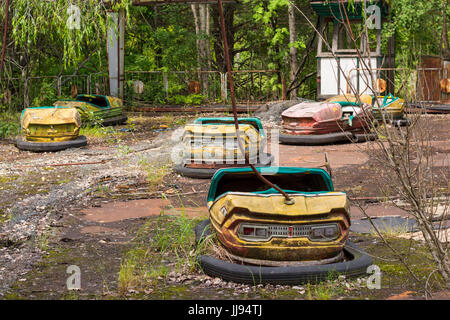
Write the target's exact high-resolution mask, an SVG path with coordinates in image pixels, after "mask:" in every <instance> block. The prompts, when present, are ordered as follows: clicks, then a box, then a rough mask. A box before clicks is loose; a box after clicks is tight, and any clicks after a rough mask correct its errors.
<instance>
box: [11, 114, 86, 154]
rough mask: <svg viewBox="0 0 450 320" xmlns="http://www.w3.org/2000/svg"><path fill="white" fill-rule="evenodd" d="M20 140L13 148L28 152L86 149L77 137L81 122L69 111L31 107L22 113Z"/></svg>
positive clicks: (83, 142) (76, 115) (84, 141)
mask: <svg viewBox="0 0 450 320" xmlns="http://www.w3.org/2000/svg"><path fill="white" fill-rule="evenodd" d="M20 124H21V130H22V134H23V136H22V137H19V138H18V139H17V140H16V147H17V148H19V149H21V150H27V151H36V152H38V151H41V152H46V151H59V150H63V149H67V148H75V147H82V146H85V145H87V140H86V137H85V136H79V135H78V133H79V130H80V126H81V118H80V114H79V113H78V111H77V109H75V108H69V107H59V106H58V107H34V108H26V109H24V110H23V112H22V115H21V118H20Z"/></svg>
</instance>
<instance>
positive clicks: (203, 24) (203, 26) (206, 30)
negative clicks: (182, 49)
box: [191, 4, 211, 96]
mask: <svg viewBox="0 0 450 320" xmlns="http://www.w3.org/2000/svg"><path fill="white" fill-rule="evenodd" d="M191 9H192V13H193V16H194V24H195V34H196V36H197V40H196V45H197V70H198V79H199V80H200V81H201V83H202V92H203V94H204V95H206V96H207V95H208V74H207V73H203V72H201V71H206V70H209V68H210V66H211V58H210V50H209V45H210V43H209V35H210V22H209V20H210V14H209V5H207V4H191Z"/></svg>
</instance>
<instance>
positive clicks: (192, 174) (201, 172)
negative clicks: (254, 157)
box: [174, 153, 274, 179]
mask: <svg viewBox="0 0 450 320" xmlns="http://www.w3.org/2000/svg"><path fill="white" fill-rule="evenodd" d="M264 158H265V160H264V161H262V162H258V163H256V164H255V167H267V166H270V164H271V163H272V162H273V160H274V157H273V155H271V154H269V153H268V154H266V156H265V157H264ZM217 170H219V169H206V168H189V167H186V166H184V165H182V164H178V165H176V166H175V167H174V171H175V172H176V173H179V174H181V175H182V176H184V177H188V178H196V179H209V178H211V177H212V176H213V175H214V174H215V173H216V171H217Z"/></svg>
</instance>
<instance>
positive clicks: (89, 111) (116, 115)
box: [53, 94, 127, 126]
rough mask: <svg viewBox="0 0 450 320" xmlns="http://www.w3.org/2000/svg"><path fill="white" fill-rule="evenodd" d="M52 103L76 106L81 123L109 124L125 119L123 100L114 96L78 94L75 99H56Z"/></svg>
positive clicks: (123, 121)
mask: <svg viewBox="0 0 450 320" xmlns="http://www.w3.org/2000/svg"><path fill="white" fill-rule="evenodd" d="M53 105H54V106H65V107H73V108H77V110H78V111H79V112H80V115H81V120H82V121H83V124H86V123H89V122H91V121H99V122H100V123H101V124H102V125H104V126H110V125H116V124H123V123H125V122H126V121H127V116H126V115H125V114H124V113H123V102H122V100H121V99H119V98H116V97H110V96H103V95H91V94H79V95H77V96H76V98H75V100H58V101H56V102H55V103H54V104H53Z"/></svg>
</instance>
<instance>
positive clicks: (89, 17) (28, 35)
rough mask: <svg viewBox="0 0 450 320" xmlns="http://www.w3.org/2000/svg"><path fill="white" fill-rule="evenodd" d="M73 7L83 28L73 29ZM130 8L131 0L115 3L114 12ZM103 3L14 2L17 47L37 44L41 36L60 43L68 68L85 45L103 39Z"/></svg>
mask: <svg viewBox="0 0 450 320" xmlns="http://www.w3.org/2000/svg"><path fill="white" fill-rule="evenodd" d="M70 5H76V6H78V7H79V9H80V19H81V20H80V28H79V29H76V28H74V29H70V28H69V27H68V20H69V19H70V18H71V15H73V14H72V13H71V11H70V10H69V6H70ZM130 5H131V1H130V0H117V1H114V2H113V9H115V10H117V9H125V10H126V11H127V12H128V8H129V6H130ZM105 9H106V8H105V3H104V2H103V1H96V0H85V1H81V0H78V1H66V0H53V1H28V0H15V1H13V2H12V12H13V15H12V18H11V25H12V32H11V36H12V38H13V39H14V41H15V42H16V44H17V45H18V46H30V45H36V44H37V43H38V41H39V40H40V39H41V38H42V37H50V40H51V41H61V42H62V44H63V48H64V56H63V61H65V62H66V63H67V65H69V64H70V63H71V62H73V60H74V59H76V58H77V57H80V56H82V55H83V48H84V45H89V44H90V43H91V42H97V41H98V39H104V35H103V32H104V31H103V30H106V25H107V18H106V15H105Z"/></svg>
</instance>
